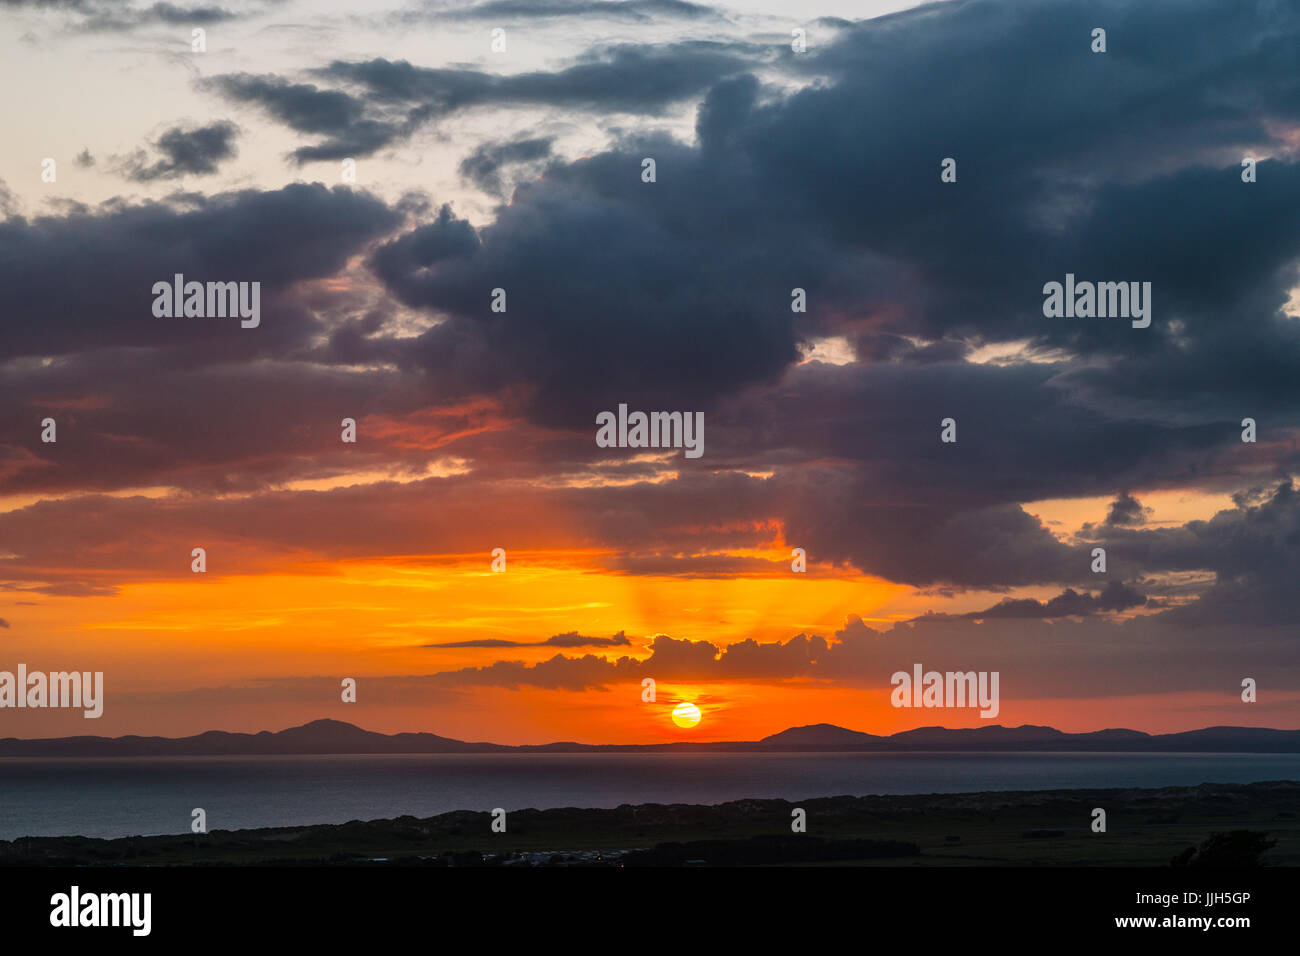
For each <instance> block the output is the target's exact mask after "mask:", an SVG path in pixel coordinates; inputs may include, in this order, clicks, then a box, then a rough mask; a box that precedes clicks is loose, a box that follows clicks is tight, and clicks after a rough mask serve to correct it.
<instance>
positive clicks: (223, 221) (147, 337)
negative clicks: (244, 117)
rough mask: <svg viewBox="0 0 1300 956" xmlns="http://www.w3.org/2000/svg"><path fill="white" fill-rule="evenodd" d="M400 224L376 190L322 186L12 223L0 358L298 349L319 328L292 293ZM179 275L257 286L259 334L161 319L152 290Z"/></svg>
mask: <svg viewBox="0 0 1300 956" xmlns="http://www.w3.org/2000/svg"><path fill="white" fill-rule="evenodd" d="M399 221H400V216H399V214H398V213H397V212H396V211H394V210H393V209H391V208H390V207H388V206H387V205H385V204H384V203H383V202H381V201H380V200H378V199H376V198H375V197H373V196H371V195H369V194H368V193H364V192H359V191H353V190H349V189H345V188H342V187H335V188H334V189H327V188H325V187H324V186H322V185H320V184H314V185H306V184H294V185H290V186H286V187H284V188H283V189H279V190H275V191H271V192H258V191H255V190H245V191H241V192H232V193H222V194H219V195H216V196H211V197H203V196H195V195H190V196H186V197H183V199H182V200H181V201H179V202H178V203H176V204H171V203H158V202H150V203H142V204H135V205H131V204H127V203H124V202H120V201H114V202H110V203H106V204H104V205H103V206H100V207H98V208H96V209H90V208H88V207H79V208H74V209H73V210H72V211H70V212H69V213H68V214H67V215H63V216H40V217H36V218H32V219H24V218H10V219H6V220H4V221H3V222H0V286H3V287H4V289H5V296H6V308H5V313H6V315H5V321H4V323H3V324H2V325H0V354H3V355H4V356H5V357H6V358H8V359H13V358H17V357H19V356H58V355H69V354H71V353H75V352H79V351H82V350H86V349H95V348H125V347H145V348H161V349H174V348H179V347H182V346H184V345H186V344H197V343H212V344H215V347H216V351H215V352H214V353H212V354H210V355H209V360H216V359H218V358H220V357H222V353H223V352H224V351H225V350H227V349H228V350H231V352H233V353H234V354H235V355H240V356H242V357H250V356H255V355H259V354H260V355H265V354H273V353H276V352H282V351H284V350H287V349H290V348H293V347H302V346H304V345H305V344H306V343H307V342H308V341H309V340H310V338H311V337H312V336H313V335H315V334H317V332H318V331H319V323H318V322H317V321H316V320H315V319H314V318H313V317H312V316H311V315H310V314H309V313H308V312H306V311H305V310H303V309H302V308H301V307H300V306H298V305H296V304H295V303H293V302H292V301H291V299H290V298H289V297H288V295H287V290H288V289H289V287H290V286H291V285H292V284H293V283H295V282H298V281H300V280H304V279H313V278H320V277H323V276H331V275H334V274H336V273H337V272H338V271H339V270H340V268H341V267H342V266H343V264H344V263H345V262H346V261H347V259H348V257H349V256H352V255H355V254H356V253H358V252H359V251H361V250H362V249H364V248H365V246H366V245H367V244H368V243H369V242H370V241H372V240H373V239H375V238H376V237H378V236H380V235H383V234H385V233H387V232H388V231H390V230H391V229H392V228H393V227H394V226H395V225H396V224H397V223H398V222H399ZM175 273H182V274H183V275H184V276H185V277H186V279H187V280H197V281H259V282H261V284H262V286H261V288H262V313H263V314H262V322H261V325H260V326H259V327H258V328H256V329H241V328H240V327H239V321H238V319H234V320H222V319H211V318H209V319H198V318H188V319H187V318H171V319H165V318H157V317H155V316H154V315H153V312H152V306H153V300H154V295H153V292H152V288H153V285H154V283H156V282H160V281H166V282H170V281H171V280H172V276H173V275H174V274H175ZM209 348H210V349H211V348H212V345H210V346H209ZM231 357H233V356H231ZM196 358H197V357H196Z"/></svg>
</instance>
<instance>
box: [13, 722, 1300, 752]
mask: <svg viewBox="0 0 1300 956" xmlns="http://www.w3.org/2000/svg"><path fill="white" fill-rule="evenodd" d="M873 750H877V751H948V750H955V751H988V750H997V751H1026V750H1033V751H1074V752H1078V751H1098V752H1119V753H1122V752H1129V753H1134V752H1158V753H1300V730H1270V729H1267V728H1263V727H1206V728H1204V729H1202V730H1190V731H1185V732H1182V733H1177V734H1146V733H1143V732H1141V731H1138V730H1125V729H1108V730H1097V731H1092V732H1090V733H1082V734H1067V733H1063V732H1062V731H1059V730H1057V729H1055V728H1054V727H1037V726H1034V725H1032V724H1025V725H1024V726H1021V727H1003V726H1002V725H1000V724H992V725H990V726H987V727H973V728H959V729H956V730H949V729H947V728H944V727H918V728H916V729H914V730H905V731H902V732H901V733H897V734H892V735H890V736H888V737H880V736H877V735H875V734H867V733H862V732H861V731H857V730H848V729H847V728H844V727H837V726H836V725H834V724H810V725H808V726H805V727H791V728H789V729H787V730H783V731H781V732H780V733H776V734H771V735H770V736H767V737H764V738H763V739H761V740H756V741H713V742H696V741H681V742H676V743H664V744H581V743H572V742H567V741H566V742H562V743H550V744H533V745H525V746H508V745H506V744H493V743H469V742H466V741H463V740H455V739H453V738H451V737H439V736H438V735H437V734H429V733H400V734H380V733H375V732H373V731H369V730H363V729H362V728H360V727H357V726H356V725H354V724H349V723H346V722H344V721H341V720H328V719H325V720H313V721H311V722H310V723H307V724H303V725H302V726H300V727H289V728H288V729H286V730H280V731H275V732H272V731H266V730H263V731H261V732H260V733H256V734H243V733H228V732H226V731H223V730H209V731H207V732H205V733H201V734H196V735H194V736H192V737H139V736H135V735H129V736H125V737H85V736H82V737H51V738H37V739H31V740H23V739H19V738H16V737H5V738H3V739H0V757H140V756H149V757H165V756H201V755H222V754H229V755H241V754H248V755H257V754H442V753H638V752H639V753H662V752H709V751H712V752H719V751H721V752H737V753H746V752H749V753H752V752H771V753H781V752H818V751H821V752H833V751H873Z"/></svg>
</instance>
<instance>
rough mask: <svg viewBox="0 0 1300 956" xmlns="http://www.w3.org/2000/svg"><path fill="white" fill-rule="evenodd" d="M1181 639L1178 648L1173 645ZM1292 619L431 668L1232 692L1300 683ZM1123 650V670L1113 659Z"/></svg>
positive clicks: (959, 629) (553, 682)
mask: <svg viewBox="0 0 1300 956" xmlns="http://www.w3.org/2000/svg"><path fill="white" fill-rule="evenodd" d="M1171 646H1173V647H1176V648H1177V650H1176V651H1172V650H1171ZM1293 648H1294V644H1293V642H1292V640H1291V639H1290V638H1289V637H1288V635H1287V634H1286V632H1285V630H1284V629H1273V630H1269V631H1263V632H1260V633H1258V634H1257V635H1256V639H1255V641H1254V642H1253V643H1252V644H1251V645H1250V646H1243V645H1242V644H1240V643H1237V642H1233V641H1231V640H1224V635H1223V634H1222V633H1221V632H1218V631H1212V630H1209V629H1207V630H1205V631H1203V632H1201V633H1199V634H1190V635H1181V634H1180V633H1179V632H1178V631H1177V628H1176V625H1174V624H1173V622H1164V621H1161V620H1160V619H1159V618H1158V617H1157V618H1150V617H1149V618H1139V619H1136V620H1133V621H1128V622H1123V623H1114V622H1110V621H1106V620H1102V619H1097V618H1089V619H1085V620H1081V621H1074V620H1062V621H1056V622H1052V621H1046V620H1042V619H1023V620H1015V619H1009V620H999V621H995V622H984V623H981V622H976V621H970V620H961V619H946V620H945V619H938V618H935V619H922V620H919V621H914V622H907V623H901V624H896V625H894V626H893V627H891V628H889V629H888V630H885V631H883V632H881V631H874V630H872V629H870V628H868V627H866V626H865V625H864V624H863V623H862V621H861V619H859V618H853V619H850V620H849V622H848V623H847V624H846V625H845V627H843V628H842V629H840V630H838V631H836V632H835V635H834V639H833V640H830V639H827V638H823V637H820V636H808V635H804V634H800V635H798V636H796V637H793V638H790V639H789V640H787V641H773V642H769V643H759V642H756V641H752V640H746V641H741V642H739V643H736V644H731V645H729V646H726V647H720V646H718V645H715V644H712V643H709V642H705V641H684V640H677V639H674V638H671V637H667V636H664V635H660V636H658V637H656V638H655V640H654V643H653V651H652V653H651V655H650V657H649V658H646V659H644V660H637V659H635V658H631V657H621V658H618V659H617V660H613V661H611V660H607V659H605V658H602V657H597V656H595V655H590V654H589V655H586V656H584V657H581V658H577V657H564V656H562V655H558V654H557V655H556V656H555V657H553V658H551V659H550V660H548V661H543V662H540V663H537V664H527V663H525V662H523V661H498V662H496V663H494V664H491V665H489V666H486V667H467V668H462V669H460V670H456V671H445V672H443V673H441V674H437V675H432V676H431V678H430V681H431V682H432V683H434V684H437V685H439V686H445V687H448V688H461V687H472V686H495V687H509V688H517V687H523V686H532V687H543V688H550V689H564V690H587V689H593V688H602V687H607V686H608V685H610V684H613V683H618V682H630V681H639V680H640V679H641V678H642V677H653V678H654V679H655V680H657V681H723V680H732V681H743V680H749V681H763V682H774V683H781V682H785V681H796V680H797V681H800V682H807V681H809V680H812V681H817V682H821V683H823V684H825V685H839V686H857V687H873V688H876V689H878V690H879V692H880V703H881V705H883V704H884V702H885V701H887V700H888V699H889V696H888V695H889V691H890V686H889V683H890V677H891V675H892V674H893V673H894V672H896V671H899V670H903V671H906V672H908V673H910V672H911V669H912V665H913V663H914V662H918V661H919V662H922V663H923V665H924V666H925V667H926V668H927V669H936V670H961V671H966V670H988V671H998V672H999V673H1000V675H1001V682H1000V683H1001V688H1000V690H1001V697H1002V701H1003V703H1004V705H1005V703H1006V702H1007V701H1009V700H1039V699H1043V698H1044V697H1064V698H1076V697H1092V696H1100V697H1109V696H1123V695H1128V694H1151V693H1170V692H1178V691H1210V692H1218V693H1225V692H1226V695H1227V697H1228V699H1231V695H1232V694H1233V691H1234V688H1235V689H1237V690H1239V687H1238V686H1237V683H1236V680H1235V678H1234V679H1230V680H1227V681H1225V678H1224V675H1225V674H1232V675H1236V674H1239V673H1246V672H1248V671H1250V670H1254V669H1264V668H1267V669H1268V671H1269V673H1270V674H1271V675H1273V678H1274V679H1275V680H1276V681H1277V686H1279V687H1284V688H1288V689H1289V688H1292V687H1295V686H1297V684H1298V683H1300V664H1297V661H1296V658H1295V654H1294V650H1293ZM1116 660H1123V661H1124V665H1125V666H1123V667H1120V668H1116V667H1115V661H1116Z"/></svg>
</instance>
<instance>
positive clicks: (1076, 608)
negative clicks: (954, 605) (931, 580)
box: [919, 581, 1147, 620]
mask: <svg viewBox="0 0 1300 956" xmlns="http://www.w3.org/2000/svg"><path fill="white" fill-rule="evenodd" d="M1146 602H1147V599H1146V596H1145V595H1143V594H1142V593H1140V592H1139V591H1136V590H1134V589H1133V588H1131V587H1129V586H1128V585H1126V584H1124V583H1122V582H1120V581H1112V582H1110V583H1109V584H1107V585H1106V586H1105V587H1104V588H1102V590H1101V591H1100V592H1099V593H1097V594H1089V593H1087V592H1080V591H1076V590H1074V589H1073V588H1066V589H1065V590H1064V591H1062V592H1061V593H1060V594H1058V595H1057V596H1056V597H1054V598H1051V599H1049V600H1047V601H1036V600H1034V599H1033V598H1004V599H1003V600H1001V601H999V602H998V603H997V604H995V605H993V606H992V607H990V608H987V609H985V610H983V611H971V612H970V613H969V614H963V615H960V616H961V617H968V618H974V619H979V620H984V619H988V618H1049V617H1085V616H1087V615H1090V614H1097V613H1100V612H1103V611H1126V610H1128V609H1129V608H1134V607H1141V606H1143V605H1145V604H1146ZM931 616H934V617H938V616H942V615H931ZM924 619H925V618H920V619H919V620H924Z"/></svg>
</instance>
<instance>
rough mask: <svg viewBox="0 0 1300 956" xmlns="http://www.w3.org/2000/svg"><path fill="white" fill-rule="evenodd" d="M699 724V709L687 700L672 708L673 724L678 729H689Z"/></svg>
mask: <svg viewBox="0 0 1300 956" xmlns="http://www.w3.org/2000/svg"><path fill="white" fill-rule="evenodd" d="M699 722H700V708H698V707H696V706H695V705H694V704H692V703H691V702H690V701H688V700H684V701H682V702H681V703H680V704H678V705H677V706H676V707H674V708H673V723H674V724H676V725H677V726H678V727H683V728H690V727H694V726H695V725H696V724H698V723H699Z"/></svg>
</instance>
